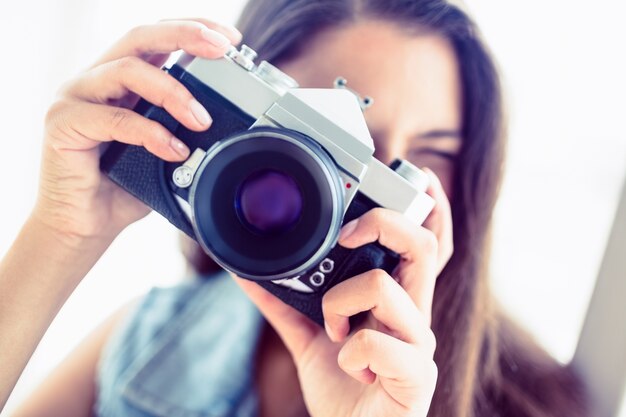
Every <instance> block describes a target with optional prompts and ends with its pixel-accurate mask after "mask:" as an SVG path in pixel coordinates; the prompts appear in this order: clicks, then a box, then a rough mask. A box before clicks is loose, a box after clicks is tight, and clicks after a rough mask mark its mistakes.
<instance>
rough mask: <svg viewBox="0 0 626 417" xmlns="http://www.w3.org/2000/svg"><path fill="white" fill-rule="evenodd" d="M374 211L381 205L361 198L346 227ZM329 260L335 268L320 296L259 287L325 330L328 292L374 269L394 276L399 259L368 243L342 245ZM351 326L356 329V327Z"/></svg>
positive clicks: (272, 286) (270, 285)
mask: <svg viewBox="0 0 626 417" xmlns="http://www.w3.org/2000/svg"><path fill="white" fill-rule="evenodd" d="M374 207H378V205H377V204H375V203H374V202H372V201H371V200H369V199H368V198H367V197H364V196H363V195H359V196H358V198H355V199H354V200H353V202H352V204H351V205H350V207H349V208H348V212H347V213H346V216H345V217H344V222H343V224H345V223H347V222H349V221H350V220H352V219H355V218H357V217H360V216H361V215H362V214H364V213H365V212H367V211H369V210H370V209H372V208H374ZM327 258H328V259H332V261H333V262H334V268H333V270H332V272H330V273H328V274H326V280H325V283H324V285H322V286H320V288H319V290H318V291H317V292H314V293H302V292H299V291H296V290H293V289H291V288H287V287H284V286H282V285H278V284H274V283H273V282H271V281H259V282H258V283H259V285H261V286H262V287H263V288H265V289H266V290H267V291H269V292H270V293H272V294H274V295H275V296H276V297H278V298H280V299H281V300H283V301H284V302H285V303H287V304H289V305H291V306H292V307H294V308H295V309H296V310H298V311H300V312H301V313H303V314H304V315H306V316H307V317H309V318H311V319H312V320H313V321H315V322H316V323H317V324H319V325H320V326H322V327H323V326H324V316H323V314H322V298H323V297H324V294H325V293H326V291H328V290H329V289H330V288H332V287H333V286H335V285H337V284H338V283H340V282H342V281H344V280H346V279H348V278H352V277H354V276H356V275H359V274H362V273H364V272H367V271H370V270H372V269H382V270H385V271H386V272H387V273H389V274H391V272H392V271H393V270H394V268H395V267H396V266H397V265H398V262H399V255H398V254H397V253H395V252H393V251H391V250H389V249H387V248H385V247H384V246H382V245H380V244H379V243H377V242H374V243H369V244H367V245H363V246H361V247H358V248H355V249H347V248H344V247H342V246H340V245H335V247H334V248H333V249H332V250H331V251H330V252H329V254H328V256H327ZM316 271H317V267H316V269H313V270H311V271H307V272H306V273H305V274H303V275H302V276H301V277H300V279H301V280H307V279H309V277H310V276H311V275H312V274H313V273H315V272H316ZM352 324H353V325H354V324H355V323H352Z"/></svg>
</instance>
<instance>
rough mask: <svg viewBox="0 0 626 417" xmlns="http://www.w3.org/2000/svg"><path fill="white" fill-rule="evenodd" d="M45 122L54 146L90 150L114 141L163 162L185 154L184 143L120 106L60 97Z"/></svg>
mask: <svg viewBox="0 0 626 417" xmlns="http://www.w3.org/2000/svg"><path fill="white" fill-rule="evenodd" d="M46 123H47V125H48V126H49V129H48V131H49V132H50V135H51V137H52V138H53V144H54V146H55V147H56V148H57V149H72V150H84V149H92V148H94V147H95V146H97V144H98V142H109V141H114V140H116V141H119V142H123V143H127V144H130V145H137V146H143V147H145V148H146V149H147V150H148V151H149V152H150V153H152V154H154V155H156V156H157V157H159V158H162V159H165V160H167V161H180V160H183V159H186V158H187V157H188V156H189V149H188V148H187V146H186V145H185V144H184V143H183V142H182V141H180V140H179V139H177V138H176V137H175V136H174V135H172V133H170V131H169V130H167V129H166V128H165V127H163V126H162V125H161V124H159V123H157V122H155V121H153V120H149V119H146V118H145V117H143V116H140V115H139V114H137V113H135V112H133V111H132V110H128V109H124V108H119V107H113V106H107V105H103V104H94V103H85V102H80V101H72V100H64V101H61V102H58V103H57V104H56V105H54V106H53V108H52V109H51V110H50V112H49V113H48V117H47V118H46ZM85 139H87V140H85Z"/></svg>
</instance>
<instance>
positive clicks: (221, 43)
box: [202, 29, 230, 48]
mask: <svg viewBox="0 0 626 417" xmlns="http://www.w3.org/2000/svg"><path fill="white" fill-rule="evenodd" d="M202 37H203V38H204V39H206V40H207V41H208V42H209V43H210V44H211V45H213V46H217V47H218V48H225V47H226V46H228V45H230V41H229V40H228V38H227V37H226V36H224V35H222V34H221V33H219V32H216V31H214V30H210V29H202Z"/></svg>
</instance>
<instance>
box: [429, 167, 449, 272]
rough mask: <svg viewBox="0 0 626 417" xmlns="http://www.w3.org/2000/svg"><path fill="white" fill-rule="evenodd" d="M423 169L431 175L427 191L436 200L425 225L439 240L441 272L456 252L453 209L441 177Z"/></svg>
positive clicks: (439, 269) (439, 270)
mask: <svg viewBox="0 0 626 417" xmlns="http://www.w3.org/2000/svg"><path fill="white" fill-rule="evenodd" d="M423 170H424V172H426V174H428V176H429V177H430V184H429V186H428V189H427V190H426V192H427V193H428V194H429V195H430V196H431V197H432V198H433V199H434V200H435V207H434V208H433V210H432V211H431V212H430V215H429V216H428V218H427V219H426V220H425V221H424V227H426V228H427V229H429V230H431V231H432V232H433V233H434V234H435V235H436V236H437V240H438V242H439V249H440V250H439V252H438V260H439V268H438V274H439V272H441V270H442V269H443V267H444V266H445V264H446V263H447V262H448V260H449V259H450V257H451V256H452V253H453V252H454V241H453V228H452V210H451V207H450V201H449V200H448V196H447V195H446V193H445V191H444V189H443V186H442V185H441V181H440V180H439V177H437V175H436V174H435V173H434V172H433V171H432V170H430V169H429V168H423Z"/></svg>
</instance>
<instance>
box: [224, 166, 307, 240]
mask: <svg viewBox="0 0 626 417" xmlns="http://www.w3.org/2000/svg"><path fill="white" fill-rule="evenodd" d="M235 207H236V210H237V213H238V214H239V217H240V219H242V221H243V222H244V224H246V225H247V226H249V227H251V228H252V230H254V231H256V232H257V233H260V234H279V233H284V232H286V231H289V230H290V229H291V228H292V227H293V226H294V225H295V223H296V222H297V221H298V219H300V216H301V214H302V192H301V191H300V188H299V187H298V185H297V184H296V182H295V180H294V179H293V177H291V176H290V175H288V174H286V173H284V172H280V171H276V170H273V169H264V170H261V171H257V172H254V173H252V174H251V175H250V176H249V177H248V178H246V179H245V181H244V182H243V183H242V184H241V186H240V187H239V191H238V192H237V198H236V200H235Z"/></svg>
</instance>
